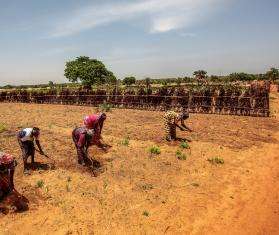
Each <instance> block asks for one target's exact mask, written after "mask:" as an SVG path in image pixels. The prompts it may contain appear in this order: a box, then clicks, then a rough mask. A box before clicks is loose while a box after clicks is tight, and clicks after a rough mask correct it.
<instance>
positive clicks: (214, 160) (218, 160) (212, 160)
mask: <svg viewBox="0 0 279 235" xmlns="http://www.w3.org/2000/svg"><path fill="white" fill-rule="evenodd" d="M207 161H208V162H210V163H211V164H213V165H219V164H224V163H225V161H224V159H223V158H219V157H214V158H208V159H207Z"/></svg>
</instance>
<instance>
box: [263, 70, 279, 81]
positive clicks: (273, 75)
mask: <svg viewBox="0 0 279 235" xmlns="http://www.w3.org/2000/svg"><path fill="white" fill-rule="evenodd" d="M266 77H267V79H269V80H271V81H275V80H277V79H279V70H278V69H276V68H271V69H270V70H269V71H267V72H266Z"/></svg>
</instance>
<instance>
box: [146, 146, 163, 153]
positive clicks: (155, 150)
mask: <svg viewBox="0 0 279 235" xmlns="http://www.w3.org/2000/svg"><path fill="white" fill-rule="evenodd" d="M149 152H150V153H151V154H155V155H159V154H160V153H161V150H160V148H159V147H158V146H152V147H151V148H149Z"/></svg>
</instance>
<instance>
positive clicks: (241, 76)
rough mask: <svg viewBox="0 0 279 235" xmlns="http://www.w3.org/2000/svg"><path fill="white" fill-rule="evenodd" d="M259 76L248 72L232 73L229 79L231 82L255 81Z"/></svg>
mask: <svg viewBox="0 0 279 235" xmlns="http://www.w3.org/2000/svg"><path fill="white" fill-rule="evenodd" d="M256 79H257V77H256V75H254V74H248V73H232V74H230V75H229V80H230V81H231V82H234V81H253V80H256Z"/></svg>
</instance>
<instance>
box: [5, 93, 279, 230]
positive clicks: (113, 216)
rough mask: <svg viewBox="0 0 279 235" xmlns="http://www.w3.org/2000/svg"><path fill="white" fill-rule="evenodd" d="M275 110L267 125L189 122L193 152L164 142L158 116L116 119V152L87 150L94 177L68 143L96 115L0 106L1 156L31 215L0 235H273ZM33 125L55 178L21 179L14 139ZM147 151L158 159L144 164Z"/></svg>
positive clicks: (110, 129)
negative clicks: (6, 157)
mask: <svg viewBox="0 0 279 235" xmlns="http://www.w3.org/2000/svg"><path fill="white" fill-rule="evenodd" d="M271 102H272V117H271V118H253V117H237V116H217V115H200V114H197V115H194V114H193V115H191V117H190V120H189V121H188V124H189V126H190V127H191V128H192V129H194V130H195V132H193V133H190V134H189V133H185V132H179V133H178V135H179V136H180V137H187V138H190V139H192V140H193V141H192V142H191V143H190V146H191V150H183V149H180V147H179V142H177V143H174V144H168V143H166V142H165V141H164V140H163V135H164V133H163V123H162V115H163V113H160V112H149V111H137V110H119V109H114V110H112V112H110V113H108V119H107V121H106V123H105V127H104V133H103V137H104V140H105V142H106V143H109V144H111V145H112V146H113V147H112V148H111V149H110V150H109V151H108V152H107V153H105V152H103V151H101V150H97V149H96V147H92V148H91V150H90V155H91V156H92V157H93V156H94V157H95V158H96V160H98V161H99V162H100V164H101V167H100V168H99V169H97V170H96V172H97V175H98V176H97V177H94V176H93V174H92V172H91V171H90V170H88V169H84V168H82V167H79V166H77V164H76V161H77V160H76V153H75V149H74V146H73V143H72V141H71V131H72V129H73V127H75V126H78V125H80V124H81V120H82V118H83V116H84V115H86V114H89V113H92V112H93V111H94V109H92V108H90V107H76V106H59V105H32V104H31V105H29V104H7V103H1V104H0V123H1V124H4V126H5V127H6V130H5V131H3V132H2V133H0V150H2V151H5V152H8V153H11V154H13V155H14V156H15V157H16V158H17V159H18V161H19V166H18V167H17V170H16V176H15V184H16V188H17V190H18V191H20V192H22V193H23V194H24V195H25V196H26V197H27V198H28V199H29V200H30V209H29V211H27V212H24V213H10V214H8V215H0V234H1V235H2V234H224V233H226V234H279V224H278V221H279V183H278V181H279V170H278V165H279V154H278V150H279V120H278V117H279V116H277V115H278V113H279V96H278V95H275V94H274V95H273V96H272V99H271ZM33 125H34V126H39V127H40V128H41V129H42V135H41V143H42V146H43V148H44V149H45V151H46V152H47V153H48V154H49V155H50V156H51V157H52V158H54V159H55V160H56V169H55V170H45V169H43V168H44V166H45V165H42V166H41V167H40V168H39V169H37V170H34V171H32V173H31V175H29V176H24V175H23V173H22V161H21V159H20V157H19V156H20V150H19V147H18V144H17V141H16V138H15V132H16V131H17V130H18V129H20V128H22V127H27V126H33ZM126 137H129V138H130V141H129V145H128V146H125V145H123V144H122V143H121V142H122V141H123V139H124V138H126ZM153 145H157V146H159V147H160V150H161V154H160V155H156V156H152V155H150V153H149V152H148V149H149V148H150V147H151V146H153ZM178 149H180V150H181V151H182V152H183V153H184V154H185V156H186V157H187V159H186V160H179V159H177V157H176V154H175V153H176V151H177V150H178ZM213 157H218V158H222V159H223V160H224V164H220V165H214V164H211V163H210V162H208V161H207V159H208V158H213ZM36 160H37V161H38V162H40V163H47V162H48V160H47V159H44V158H42V157H40V156H38V157H37V158H36ZM40 180H41V181H43V183H44V185H43V187H41V188H39V187H38V186H37V182H38V181H40Z"/></svg>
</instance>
